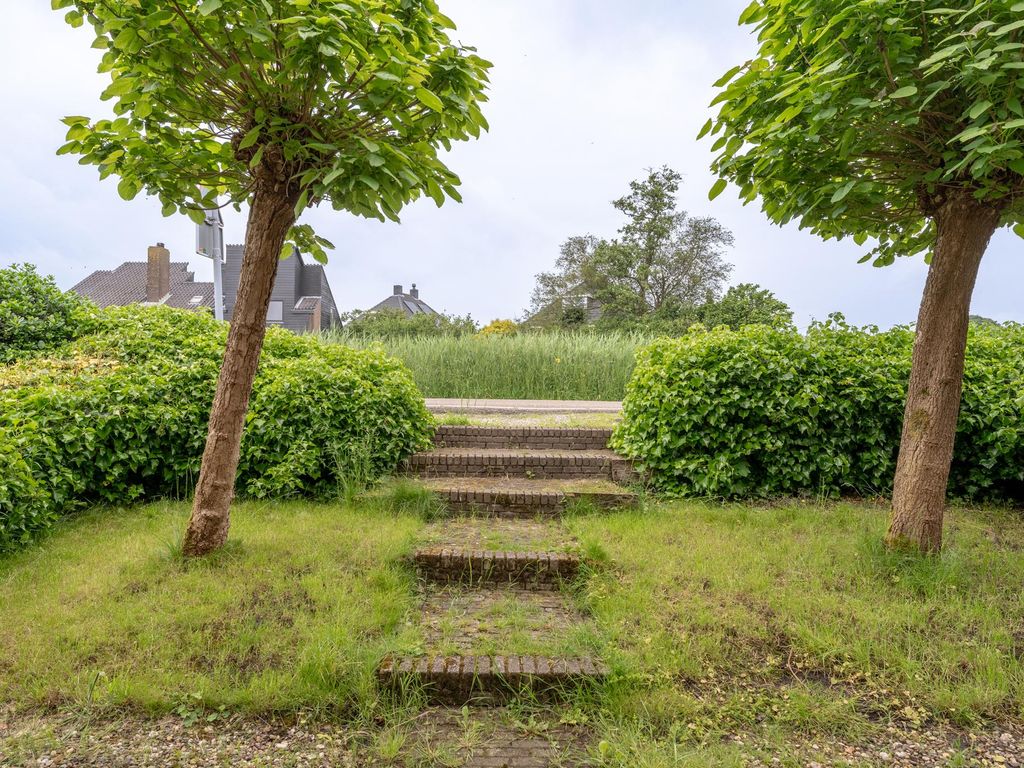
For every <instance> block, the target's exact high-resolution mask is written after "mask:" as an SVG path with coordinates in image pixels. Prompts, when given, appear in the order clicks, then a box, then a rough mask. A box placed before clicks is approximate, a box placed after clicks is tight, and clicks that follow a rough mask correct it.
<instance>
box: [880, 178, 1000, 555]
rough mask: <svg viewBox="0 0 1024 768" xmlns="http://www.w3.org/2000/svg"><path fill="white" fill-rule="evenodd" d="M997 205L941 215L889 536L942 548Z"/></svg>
mask: <svg viewBox="0 0 1024 768" xmlns="http://www.w3.org/2000/svg"><path fill="white" fill-rule="evenodd" d="M999 217H1000V211H999V209H998V208H997V207H995V206H992V205H991V204H989V205H983V204H981V203H979V202H977V201H976V200H974V198H973V197H972V196H970V194H969V193H963V194H960V195H957V196H956V197H952V198H950V199H949V200H948V201H947V202H945V203H944V204H943V205H942V206H941V207H940V208H939V210H938V212H937V214H936V217H935V224H936V230H937V237H936V242H935V250H934V252H933V254H932V263H931V267H930V268H929V270H928V280H927V282H926V283H925V288H924V296H923V298H922V299H921V309H920V311H919V314H918V318H917V333H916V335H915V338H914V352H913V359H912V363H911V369H910V386H909V387H908V389H907V406H906V411H905V412H904V416H903V437H902V440H901V441H900V455H899V461H898V462H897V465H896V478H895V481H894V483H893V497H892V521H891V524H890V526H889V533H888V535H887V536H886V543H887V544H888V545H889V546H891V547H896V548H907V549H918V550H920V551H921V552H924V553H931V552H938V551H939V550H940V549H941V548H942V517H943V514H944V512H945V508H946V485H947V483H948V481H949V467H950V464H951V463H952V461H953V442H954V440H955V438H956V422H957V417H958V416H959V413H960V394H961V389H962V387H963V373H964V353H965V351H966V348H967V325H968V319H969V316H970V308H971V294H972V293H973V292H974V283H975V280H976V278H977V276H978V267H979V265H980V264H981V257H982V256H983V255H984V253H985V249H986V248H987V247H988V243H989V240H990V239H991V237H992V233H993V232H995V230H996V227H997V226H998V224H999Z"/></svg>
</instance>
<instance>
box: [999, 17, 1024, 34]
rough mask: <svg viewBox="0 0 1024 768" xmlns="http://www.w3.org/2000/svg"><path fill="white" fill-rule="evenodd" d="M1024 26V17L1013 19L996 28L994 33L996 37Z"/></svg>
mask: <svg viewBox="0 0 1024 768" xmlns="http://www.w3.org/2000/svg"><path fill="white" fill-rule="evenodd" d="M1021 28H1024V19H1019V20H1018V21H1011V22H1010V23H1009V24H1004V25H1003V26H1001V27H1000V28H999V29H997V30H995V31H994V32H993V33H992V34H993V35H995V36H996V37H1002V36H1003V35H1005V34H1006V33H1007V32H1013V31H1014V30H1015V29H1021Z"/></svg>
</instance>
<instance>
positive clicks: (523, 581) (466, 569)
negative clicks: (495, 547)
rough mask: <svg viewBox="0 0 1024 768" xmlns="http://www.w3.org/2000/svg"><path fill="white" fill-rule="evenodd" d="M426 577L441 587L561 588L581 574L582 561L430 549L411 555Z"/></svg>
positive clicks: (563, 555)
mask: <svg viewBox="0 0 1024 768" xmlns="http://www.w3.org/2000/svg"><path fill="white" fill-rule="evenodd" d="M412 561H413V564H414V565H415V566H416V570H417V572H418V573H419V574H420V576H422V577H423V578H425V579H427V580H429V581H434V582H438V583H441V584H453V583H459V584H472V585H478V584H504V585H509V586H518V587H529V588H530V589H558V588H559V587H560V586H561V584H562V582H563V581H572V580H573V579H575V578H576V576H577V575H578V574H579V572H580V565H581V561H580V558H578V557H577V556H576V555H570V554H566V553H564V552H515V551H513V552H494V551H488V550H471V549H455V548H452V547H443V546H438V547H430V548H428V549H420V550H417V551H416V552H415V553H414V554H413V556H412Z"/></svg>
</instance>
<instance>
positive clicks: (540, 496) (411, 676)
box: [378, 401, 633, 768]
mask: <svg viewBox="0 0 1024 768" xmlns="http://www.w3.org/2000/svg"><path fill="white" fill-rule="evenodd" d="M505 402H507V401H505ZM563 405H564V404H563ZM616 405H617V404H616ZM496 407H508V406H496ZM562 410H563V411H564V408H563V409H562ZM610 434H611V432H610V430H609V429H589V428H557V429H553V428H545V427H476V426H442V427H440V428H439V429H438V431H437V435H436V438H435V443H436V445H435V448H434V450H433V451H430V452H425V453H422V454H417V455H415V456H413V457H412V458H411V459H410V460H409V462H408V469H409V471H410V472H412V473H414V474H416V475H418V476H419V477H421V478H422V479H423V482H424V483H425V484H426V485H427V486H428V487H429V488H431V490H433V491H434V493H435V494H436V495H438V496H439V497H440V498H441V499H442V500H443V501H444V502H445V504H446V508H447V509H448V510H449V511H450V512H451V513H453V514H455V515H460V516H459V517H454V518H451V519H445V520H441V521H439V522H437V523H434V524H432V525H431V526H429V528H428V530H427V532H426V535H425V536H424V539H423V541H422V543H421V546H420V548H419V549H418V550H417V551H416V552H415V554H414V555H413V565H414V566H415V567H416V570H417V573H418V574H419V576H420V582H419V583H420V590H421V605H422V615H421V620H420V630H421V638H422V646H423V648H422V653H418V654H416V655H410V656H403V657H389V658H387V659H385V660H384V661H383V662H382V664H381V666H380V668H379V670H378V680H379V682H380V683H381V685H382V686H385V687H387V688H390V689H397V690H402V689H404V688H405V687H407V686H409V685H410V684H412V686H414V687H415V689H417V690H422V691H424V692H425V694H426V696H427V697H428V698H429V699H430V701H431V702H433V703H434V704H435V705H436V706H437V707H438V708H439V709H438V710H437V711H438V712H445V711H448V712H451V711H452V708H457V707H463V709H462V712H463V713H465V714H466V716H468V717H470V718H476V717H480V718H482V720H484V721H490V722H492V723H493V722H494V719H495V718H496V717H497V718H498V719H499V721H504V723H505V725H504V726H503V727H498V728H492V729H491V730H490V732H489V735H488V736H486V737H483V738H481V739H479V740H477V741H474V742H464V743H463V745H462V747H461V750H460V751H461V754H460V755H459V760H460V762H459V763H458V764H459V765H463V766H470V767H476V768H500V767H501V766H505V767H506V768H540V767H541V766H552V765H562V766H564V765H583V764H585V763H586V753H587V749H586V741H587V729H586V728H585V726H580V725H572V724H570V723H569V722H567V721H571V720H572V719H573V718H572V717H568V718H567V717H564V716H563V717H559V718H555V719H556V722H555V723H554V724H553V725H554V727H551V726H550V725H549V726H546V727H544V728H542V729H532V730H531V729H529V728H522V727H518V728H517V727H516V723H519V724H520V725H521V724H522V719H523V718H522V713H523V712H524V711H530V710H534V711H539V712H544V713H546V715H547V716H548V717H550V715H551V714H552V713H555V714H557V713H559V712H561V711H562V710H560V709H559V707H562V708H565V707H566V702H570V701H571V700H572V699H573V697H574V696H576V695H579V694H581V693H584V692H586V691H587V690H590V689H593V688H595V687H596V686H599V685H600V684H601V682H602V681H603V680H604V679H605V678H606V677H607V675H608V673H609V670H608V667H607V666H606V665H605V663H604V662H603V661H602V660H601V659H600V658H597V657H595V655H594V650H595V648H596V646H597V645H598V643H597V642H596V639H595V638H596V637H597V633H596V631H595V630H594V628H593V626H592V625H591V622H590V621H589V619H588V617H587V615H586V612H585V610H583V609H582V608H581V606H580V605H579V604H578V601H577V599H576V597H575V595H576V594H577V592H576V590H578V589H579V587H580V584H581V580H583V579H585V578H586V574H587V572H588V569H589V568H590V567H591V565H592V564H590V563H588V562H587V560H586V558H585V557H584V556H583V554H582V552H581V551H580V548H579V546H578V543H577V542H576V541H575V540H574V539H573V537H572V536H571V535H570V534H569V532H568V531H567V530H566V528H565V526H564V525H563V524H562V521H561V514H562V512H563V511H564V510H565V509H566V507H567V506H571V505H579V504H587V505H590V506H591V507H612V506H620V505H622V504H624V503H629V502H630V501H631V500H632V498H633V497H632V494H631V493H630V492H629V491H628V490H627V489H626V488H625V487H624V486H623V485H621V484H622V483H626V482H629V481H630V480H631V479H632V469H631V467H630V465H629V463H628V462H627V461H625V460H624V459H622V458H621V457H619V456H617V455H616V454H615V453H614V452H612V451H611V450H609V449H608V440H609V437H610ZM485 708H486V709H485ZM495 708H498V709H497V710H496V709H495ZM496 712H498V713H500V714H496ZM435 716H441V715H435ZM442 717H443V716H442ZM531 720H532V718H531Z"/></svg>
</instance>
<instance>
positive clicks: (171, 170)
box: [53, 0, 490, 260]
mask: <svg viewBox="0 0 1024 768" xmlns="http://www.w3.org/2000/svg"><path fill="white" fill-rule="evenodd" d="M53 6H54V8H56V9H64V8H67V9H69V10H68V12H67V14H66V19H67V21H68V22H69V23H70V24H71V25H72V26H81V25H82V24H83V23H84V22H86V21H88V22H89V23H90V24H91V25H92V27H93V29H94V30H95V33H96V38H95V42H94V44H93V46H94V47H95V48H99V49H101V50H103V58H102V63H101V65H100V71H102V72H107V73H109V75H110V78H111V82H110V85H109V86H108V87H107V89H106V90H105V91H104V92H103V94H102V98H103V99H105V100H110V101H112V102H113V112H114V117H113V118H112V119H100V120H95V121H93V120H90V119H89V118H87V117H84V116H72V117H68V118H66V119H65V122H66V123H67V125H68V134H67V143H66V144H65V145H64V146H63V147H62V148H61V150H60V152H61V153H74V154H78V155H81V156H82V162H83V163H91V164H93V165H96V166H98V168H99V171H100V176H101V177H102V178H106V177H108V176H111V175H114V176H118V177H120V183H119V184H118V191H119V193H120V194H121V196H122V197H124V198H125V199H131V198H133V197H135V196H136V195H137V194H138V193H139V192H141V191H143V190H145V191H146V192H147V193H149V194H151V195H155V196H157V197H158V198H159V199H160V201H161V202H162V204H163V211H164V214H165V215H171V214H173V213H175V212H176V211H182V212H185V213H188V214H190V215H191V216H192V217H193V218H195V219H196V220H198V219H199V218H200V217H201V216H202V213H201V209H203V208H211V207H214V205H215V198H216V196H218V195H220V196H226V197H227V199H228V200H229V201H230V202H232V203H234V204H239V203H241V202H244V201H246V200H248V199H249V198H250V196H251V195H252V194H253V191H254V188H255V184H256V183H257V180H258V176H259V169H260V168H261V167H265V166H269V167H271V168H272V169H274V170H276V171H277V172H278V173H282V174H283V175H284V176H286V177H287V178H289V179H290V180H292V182H293V183H294V184H295V185H296V186H297V188H298V191H297V195H296V197H297V202H296V209H297V212H301V210H302V209H304V208H306V207H307V206H310V205H316V204H319V203H321V202H327V203H329V204H330V205H331V206H332V207H333V208H335V209H336V210H346V211H350V212H352V213H355V214H358V215H360V216H366V217H373V218H377V219H381V220H383V219H385V218H387V219H393V220H397V217H398V214H399V211H400V210H401V209H402V207H403V206H404V205H405V204H407V203H409V202H410V201H412V200H415V199H417V198H418V197H420V196H421V195H424V194H426V195H429V196H430V197H431V198H433V200H434V201H435V202H436V203H437V204H438V205H441V204H442V203H443V202H444V200H445V198H446V197H451V198H454V199H459V194H458V191H457V189H456V187H457V186H458V184H459V180H458V178H457V176H456V175H455V174H454V173H452V172H451V171H450V170H449V169H448V168H447V167H446V166H445V165H444V163H443V162H442V161H441V160H440V159H439V157H438V151H439V150H440V149H441V148H449V147H450V145H451V142H452V141H456V140H460V139H466V138H469V137H476V136H478V135H479V133H480V131H481V130H482V129H486V127H487V122H486V120H485V119H484V117H483V115H482V114H481V111H480V103H481V102H482V101H484V100H485V99H486V96H485V94H484V88H485V87H486V81H487V70H488V68H489V67H490V64H489V63H488V62H486V61H484V60H483V59H481V58H480V57H478V56H477V55H476V54H475V53H474V49H472V48H469V47H466V46H462V45H460V44H456V43H453V42H451V40H450V39H449V36H448V30H451V29H453V28H454V24H453V23H452V21H451V20H450V19H448V18H447V17H446V16H444V15H443V14H442V13H441V12H440V11H439V10H438V7H437V5H436V3H435V2H433V0H402V1H401V2H396V1H395V0H359V1H358V2H340V1H336V0H274V1H273V2H270V0H53ZM292 239H293V241H294V242H295V244H297V245H300V246H301V247H303V248H304V249H305V250H306V251H307V252H311V253H312V254H313V255H314V256H316V257H317V258H318V259H320V260H323V258H324V247H325V246H329V243H327V242H326V241H324V240H322V239H319V238H316V237H315V236H314V234H313V232H312V230H311V229H309V227H308V226H300V227H296V228H295V230H293V232H292Z"/></svg>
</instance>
